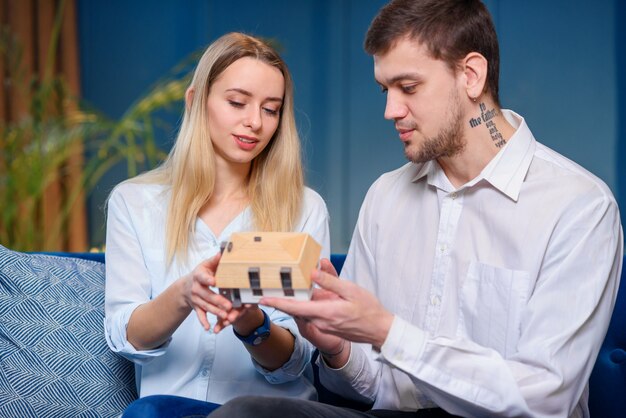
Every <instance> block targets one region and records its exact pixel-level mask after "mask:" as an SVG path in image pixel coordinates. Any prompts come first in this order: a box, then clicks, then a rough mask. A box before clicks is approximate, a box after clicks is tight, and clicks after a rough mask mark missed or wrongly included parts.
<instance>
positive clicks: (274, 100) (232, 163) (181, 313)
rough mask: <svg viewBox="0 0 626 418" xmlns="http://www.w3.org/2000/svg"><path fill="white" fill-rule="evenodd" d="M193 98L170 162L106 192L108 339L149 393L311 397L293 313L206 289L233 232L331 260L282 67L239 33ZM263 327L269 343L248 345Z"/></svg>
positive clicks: (202, 72) (209, 55) (215, 54)
mask: <svg viewBox="0 0 626 418" xmlns="http://www.w3.org/2000/svg"><path fill="white" fill-rule="evenodd" d="M185 98H186V106H185V112H184V116H183V122H182V126H181V128H180V132H179V134H178V137H177V139H176V143H175V145H174V147H173V148H172V150H171V152H170V154H169V156H168V158H167V159H166V161H165V162H164V163H163V164H162V165H161V166H160V167H159V168H157V169H155V170H152V171H150V172H148V173H146V174H143V175H141V176H139V177H137V178H134V179H131V180H128V181H126V182H124V183H122V184H121V185H119V186H117V187H116V188H115V190H114V191H113V192H112V193H111V197H110V199H109V203H108V221H107V251H106V266H107V267H106V268H107V271H106V303H105V309H106V319H105V334H106V338H107V341H108V344H109V346H110V347H111V349H112V350H113V351H115V352H117V353H119V354H121V355H123V356H124V357H126V358H128V359H130V360H132V361H133V362H134V363H135V364H136V376H137V384H138V390H139V395H140V397H145V396H148V395H153V394H168V395H177V396H182V397H186V398H193V399H197V400H202V401H208V402H211V403H215V404H222V403H224V402H226V401H227V400H229V399H231V398H233V397H235V396H238V395H243V394H267V395H271V394H275V395H281V396H285V395H286V396H294V397H299V398H305V399H314V398H315V397H316V395H315V390H314V388H313V385H312V382H311V381H310V380H308V379H307V378H305V377H304V374H307V373H310V370H309V368H310V365H309V359H310V345H309V343H308V342H306V340H304V339H303V338H302V337H300V336H299V334H298V329H297V327H296V325H295V323H294V321H293V319H292V318H291V317H289V316H287V315H285V314H283V313H282V312H280V311H276V310H273V309H268V308H263V309H261V308H260V307H259V306H257V305H252V306H250V305H247V306H244V307H242V308H233V307H232V304H231V303H230V302H229V301H228V300H226V299H225V298H224V297H222V296H220V295H219V294H217V293H216V289H215V288H214V287H209V286H213V285H214V284H215V282H214V277H213V273H214V271H215V269H216V266H217V263H218V261H219V255H217V256H216V254H218V253H219V248H220V243H221V242H223V241H227V240H228V237H229V236H230V234H231V233H233V232H237V231H247V230H261V231H301V232H307V233H309V234H311V235H312V236H313V238H315V239H316V240H317V241H318V242H319V243H320V244H322V247H323V250H322V257H328V256H329V238H328V214H327V210H326V206H325V204H324V202H323V200H322V199H321V197H320V196H319V195H318V194H317V193H315V192H314V191H312V190H310V189H308V188H306V187H304V185H303V175H302V167H301V160H300V146H299V138H298V135H297V132H296V127H295V120H294V115H293V90H292V83H291V78H290V75H289V72H288V70H287V67H286V65H285V63H284V62H283V61H282V59H281V58H280V57H279V56H278V54H277V53H276V51H274V50H273V49H272V48H271V47H270V46H268V45H267V44H265V43H264V42H262V41H260V40H259V39H256V38H253V37H250V36H247V35H243V34H240V33H230V34H227V35H224V36H222V37H221V38H220V39H218V40H217V41H215V42H214V43H213V44H211V45H210V46H209V48H208V49H207V50H206V51H205V53H204V55H203V56H202V58H201V59H200V62H199V63H198V66H197V68H196V71H195V73H194V77H193V80H192V82H191V86H190V87H189V89H188V90H187V93H186V97H185ZM192 310H195V312H196V314H197V315H192V314H191V312H192ZM229 325H232V328H233V331H235V332H220V331H222V330H223V329H224V328H225V327H227V326H229ZM264 325H265V327H266V328H267V327H269V331H270V333H269V338H267V339H266V340H264V341H263V342H261V343H260V344H258V345H252V343H251V341H247V342H245V341H246V336H249V335H251V334H253V332H254V331H255V330H257V329H258V328H263V327H264ZM276 383H280V385H275V384H276ZM209 405H210V404H209Z"/></svg>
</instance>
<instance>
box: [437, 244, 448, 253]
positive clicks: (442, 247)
mask: <svg viewBox="0 0 626 418" xmlns="http://www.w3.org/2000/svg"><path fill="white" fill-rule="evenodd" d="M447 249H448V247H447V246H446V245H445V244H444V245H442V246H441V247H439V251H441V252H442V253H445V252H446V250H447Z"/></svg>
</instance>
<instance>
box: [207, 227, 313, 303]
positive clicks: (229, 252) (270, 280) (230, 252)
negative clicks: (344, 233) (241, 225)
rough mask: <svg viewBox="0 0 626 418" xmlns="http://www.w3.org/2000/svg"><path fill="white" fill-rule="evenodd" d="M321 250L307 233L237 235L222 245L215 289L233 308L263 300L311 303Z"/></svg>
mask: <svg viewBox="0 0 626 418" xmlns="http://www.w3.org/2000/svg"><path fill="white" fill-rule="evenodd" d="M321 249H322V247H321V246H320V244H318V243H317V242H316V241H315V240H314V239H313V237H311V235H309V234H307V233H298V232H243V233H234V234H232V235H231V237H230V241H228V242H227V243H225V244H223V248H222V258H221V260H220V263H219V265H218V267H217V271H216V273H215V279H216V286H217V287H218V288H219V292H220V294H222V295H223V296H225V297H226V298H228V299H230V300H231V301H232V302H233V305H234V306H241V304H242V303H258V301H259V299H261V297H263V296H273V297H293V298H295V299H299V300H309V299H310V297H311V272H312V271H313V269H315V268H316V266H317V264H318V262H319V258H320V252H321Z"/></svg>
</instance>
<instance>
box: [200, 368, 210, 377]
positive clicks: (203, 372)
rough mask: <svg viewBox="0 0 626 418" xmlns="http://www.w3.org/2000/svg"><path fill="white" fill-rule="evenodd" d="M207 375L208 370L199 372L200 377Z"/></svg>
mask: <svg viewBox="0 0 626 418" xmlns="http://www.w3.org/2000/svg"><path fill="white" fill-rule="evenodd" d="M208 375H209V370H208V369H202V371H201V372H200V376H202V377H207V376H208Z"/></svg>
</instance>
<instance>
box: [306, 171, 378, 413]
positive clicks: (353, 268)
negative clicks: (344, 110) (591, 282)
mask: <svg viewBox="0 0 626 418" xmlns="http://www.w3.org/2000/svg"><path fill="white" fill-rule="evenodd" d="M377 185H378V182H376V183H374V184H373V185H372V187H371V188H370V190H369V192H368V194H367V196H366V198H365V200H364V202H363V205H362V206H361V210H360V213H359V218H358V221H357V225H356V228H355V230H354V234H353V236H352V241H351V242H350V248H349V250H348V255H347V257H346V261H345V263H344V265H343V268H342V270H341V278H342V279H344V280H350V281H356V278H358V284H359V285H360V286H362V287H364V288H366V289H367V290H369V291H370V292H372V293H374V294H375V293H376V286H375V272H376V268H375V260H374V256H373V253H374V249H373V248H372V245H375V244H373V243H375V235H376V227H375V222H373V220H372V219H370V211H369V207H370V201H371V199H372V198H373V195H374V193H375V189H376V187H377ZM370 243H372V244H370ZM375 357H376V355H375V353H374V352H373V349H372V346H371V345H369V344H357V343H352V344H351V350H350V358H349V359H348V362H347V363H346V364H345V365H344V367H342V368H340V369H333V368H330V367H328V365H327V364H326V362H324V361H323V360H322V356H320V357H319V358H318V365H319V366H320V367H319V375H320V381H321V383H322V384H323V385H324V386H325V387H326V388H328V389H329V390H331V391H332V392H334V393H337V394H338V395H341V396H343V397H345V398H348V399H354V400H356V401H359V402H364V403H371V402H373V401H374V400H375V399H376V394H377V393H378V391H379V386H380V380H381V379H380V375H381V363H379V362H376V361H374V358H375ZM346 382H349V385H346Z"/></svg>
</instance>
